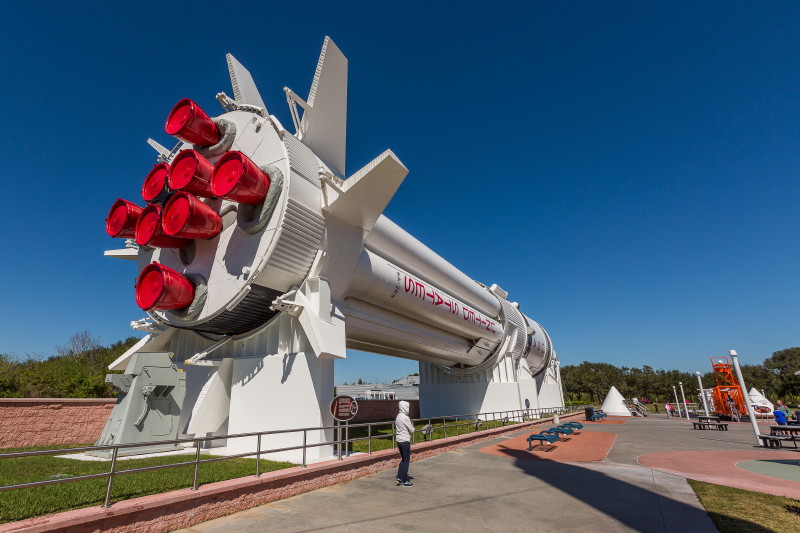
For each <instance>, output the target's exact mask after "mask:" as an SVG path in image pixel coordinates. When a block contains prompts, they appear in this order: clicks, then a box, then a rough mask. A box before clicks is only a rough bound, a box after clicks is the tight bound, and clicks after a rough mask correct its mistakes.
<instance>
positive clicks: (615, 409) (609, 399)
mask: <svg viewBox="0 0 800 533" xmlns="http://www.w3.org/2000/svg"><path fill="white" fill-rule="evenodd" d="M600 409H602V410H603V412H604V413H605V414H607V415H614V416H633V415H631V412H630V410H629V409H628V408H627V407H625V398H623V397H622V394H620V392H619V391H618V390H617V388H616V387H613V386H612V387H611V388H610V389H609V390H608V394H606V399H605V400H603V406H602V407H600Z"/></svg>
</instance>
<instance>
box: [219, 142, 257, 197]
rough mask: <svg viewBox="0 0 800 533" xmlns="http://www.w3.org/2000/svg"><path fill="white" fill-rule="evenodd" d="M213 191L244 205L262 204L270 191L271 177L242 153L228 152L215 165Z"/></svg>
mask: <svg viewBox="0 0 800 533" xmlns="http://www.w3.org/2000/svg"><path fill="white" fill-rule="evenodd" d="M211 191H212V192H213V193H214V196H219V197H222V198H227V199H229V200H234V201H236V202H239V203H242V204H260V203H261V202H263V201H264V198H266V196H267V191H269V176H268V175H267V174H265V173H264V172H263V171H262V170H261V169H260V168H258V166H257V165H256V164H255V163H253V162H252V161H251V160H250V158H249V157H247V156H246V155H244V154H243V153H242V152H235V151H234V152H227V153H226V154H225V155H223V156H222V157H220V158H219V161H217V164H216V165H214V173H213V174H212V175H211Z"/></svg>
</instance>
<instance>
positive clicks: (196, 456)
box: [192, 440, 200, 490]
mask: <svg viewBox="0 0 800 533" xmlns="http://www.w3.org/2000/svg"><path fill="white" fill-rule="evenodd" d="M194 444H195V452H194V479H193V480H192V490H197V471H198V470H199V469H200V441H199V440H198V441H196V442H195V443H194Z"/></svg>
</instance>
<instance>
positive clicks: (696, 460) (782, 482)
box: [639, 450, 800, 499]
mask: <svg viewBox="0 0 800 533" xmlns="http://www.w3.org/2000/svg"><path fill="white" fill-rule="evenodd" d="M771 459H777V460H781V459H783V460H786V459H797V460H799V461H798V462H800V455H798V454H797V452H794V451H791V452H782V451H767V450H761V451H755V450H753V451H720V450H688V451H681V452H654V453H647V454H644V455H640V456H639V464H641V465H642V466H648V467H650V468H655V469H656V470H661V471H663V472H668V473H670V474H677V475H679V476H682V477H688V478H689V479H696V480H697V481H706V482H708V483H716V484H718V485H726V486H728V487H735V488H738V489H744V490H752V491H756V492H765V493H767V494H774V495H775V496H787V497H789V498H795V499H800V483H797V482H795V481H789V480H787V479H779V478H774V477H770V476H765V475H762V474H756V473H755V472H750V471H748V470H744V469H742V468H739V467H738V466H736V464H737V463H740V462H742V461H751V460H762V461H764V460H771ZM787 468H789V467H788V466H787ZM793 468H797V467H793Z"/></svg>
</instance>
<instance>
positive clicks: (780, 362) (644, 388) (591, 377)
mask: <svg viewBox="0 0 800 533" xmlns="http://www.w3.org/2000/svg"><path fill="white" fill-rule="evenodd" d="M709 363H710V361H709ZM741 369H742V377H743V378H744V382H745V385H746V386H747V389H748V390H750V389H751V388H753V387H755V388H756V389H758V390H759V391H761V390H763V391H764V392H765V393H766V396H767V399H769V400H770V401H772V402H773V403H774V402H775V401H777V400H778V399H781V400H784V401H788V402H789V403H790V404H791V405H797V404H798V403H800V376H795V375H794V373H795V372H797V371H798V370H800V348H787V349H785V350H780V351H777V352H774V353H773V354H772V356H770V357H768V358H766V359H765V360H764V362H763V363H761V364H760V365H757V364H747V365H741ZM700 378H701V380H702V383H703V388H704V389H709V388H712V387H714V386H715V383H714V373H713V372H712V371H711V370H708V371H707V372H706V373H704V374H702V375H701V376H700ZM561 382H562V384H563V388H564V396H565V399H566V400H569V401H572V402H584V401H590V402H592V403H601V402H602V401H603V398H605V395H606V394H607V393H608V390H609V389H610V388H611V386H612V385H613V386H614V387H616V388H617V389H618V390H619V391H620V392H621V393H622V395H623V396H624V397H626V398H628V399H631V398H634V397H636V398H647V399H648V400H649V401H651V402H661V403H665V402H671V403H674V402H675V395H674V394H673V391H672V387H673V386H675V387H676V388H678V383H679V382H683V390H684V392H685V394H686V399H687V400H688V401H690V402H697V401H700V397H699V390H698V384H697V375H695V374H694V373H691V372H683V371H680V370H663V369H658V370H656V369H654V368H653V367H651V366H648V365H644V366H642V367H641V368H631V367H626V366H621V367H619V366H615V365H612V364H609V363H590V362H588V361H584V362H583V363H581V364H579V365H567V366H562V367H561ZM678 397H679V398H680V389H678Z"/></svg>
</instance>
